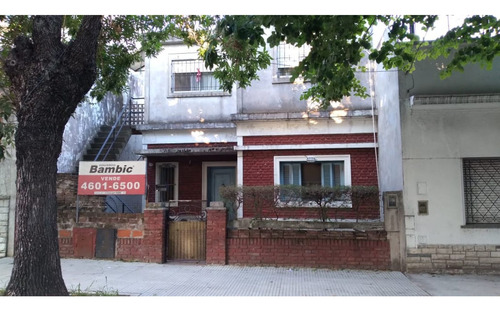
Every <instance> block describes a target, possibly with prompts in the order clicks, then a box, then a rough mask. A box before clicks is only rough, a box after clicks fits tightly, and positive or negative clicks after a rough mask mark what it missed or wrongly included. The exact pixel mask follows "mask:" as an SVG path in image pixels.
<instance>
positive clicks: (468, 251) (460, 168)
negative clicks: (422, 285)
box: [392, 59, 500, 273]
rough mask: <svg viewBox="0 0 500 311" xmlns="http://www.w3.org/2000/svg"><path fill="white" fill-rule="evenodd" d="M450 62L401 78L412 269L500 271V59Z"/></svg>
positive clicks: (421, 65)
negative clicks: (449, 68)
mask: <svg viewBox="0 0 500 311" xmlns="http://www.w3.org/2000/svg"><path fill="white" fill-rule="evenodd" d="M443 62H445V60H444V59H437V60H427V61H423V62H418V63H417V64H416V70H415V71H414V72H413V73H411V74H404V73H400V74H399V96H400V99H401V101H400V104H399V108H400V114H401V135H402V136H401V137H402V157H403V159H402V163H403V176H404V193H403V194H404V195H403V197H404V208H405V225H406V244H407V246H406V247H407V258H406V260H407V269H408V270H409V271H424V272H452V273H454V272H491V271H500V135H498V133H500V84H499V83H498V81H500V61H498V60H496V61H495V63H494V66H493V69H492V70H486V69H482V68H480V66H479V65H467V66H466V67H465V70H464V72H456V73H453V75H452V76H451V77H449V78H447V79H445V80H441V79H440V78H439V67H440V64H442V63H443ZM392 108H394V109H396V108H397V107H396V106H395V105H393V106H392Z"/></svg>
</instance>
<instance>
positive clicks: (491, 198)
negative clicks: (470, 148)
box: [463, 158, 500, 224]
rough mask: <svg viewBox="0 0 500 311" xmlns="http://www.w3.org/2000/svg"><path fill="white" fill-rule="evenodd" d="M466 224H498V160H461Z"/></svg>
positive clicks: (499, 171) (499, 197)
mask: <svg viewBox="0 0 500 311" xmlns="http://www.w3.org/2000/svg"><path fill="white" fill-rule="evenodd" d="M463 178H464V199H465V216H466V223H467V224H500V158H475V159H463Z"/></svg>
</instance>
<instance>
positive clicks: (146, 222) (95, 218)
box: [59, 209, 167, 263]
mask: <svg viewBox="0 0 500 311" xmlns="http://www.w3.org/2000/svg"><path fill="white" fill-rule="evenodd" d="M166 217H167V215H166V212H165V210H163V209H146V210H145V211H144V214H105V213H95V212H92V213H90V212H86V213H83V214H82V215H81V216H80V220H81V221H79V223H78V226H84V227H83V228H82V227H74V222H73V225H70V224H68V223H65V224H60V226H59V227H60V229H59V253H60V255H61V257H63V258H72V257H79V258H94V256H95V238H96V234H95V233H96V230H97V228H104V227H107V228H109V227H110V226H111V227H114V228H116V229H117V236H116V247H115V259H121V260H139V261H143V262H156V263H162V262H164V261H165V248H166V246H165V219H166Z"/></svg>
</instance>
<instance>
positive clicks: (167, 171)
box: [156, 163, 178, 202]
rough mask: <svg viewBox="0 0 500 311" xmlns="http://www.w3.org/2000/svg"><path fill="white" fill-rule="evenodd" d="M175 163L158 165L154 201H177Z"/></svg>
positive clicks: (176, 167)
mask: <svg viewBox="0 0 500 311" xmlns="http://www.w3.org/2000/svg"><path fill="white" fill-rule="evenodd" d="M177 169H178V166H177V163H158V164H157V167H156V191H157V195H156V201H157V202H169V201H173V200H177V189H178V188H177V184H178V183H177V180H178V174H177Z"/></svg>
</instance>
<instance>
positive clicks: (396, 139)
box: [373, 65, 403, 192]
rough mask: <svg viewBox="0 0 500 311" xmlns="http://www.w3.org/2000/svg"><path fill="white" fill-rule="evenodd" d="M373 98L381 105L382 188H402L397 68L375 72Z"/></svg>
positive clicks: (380, 179)
mask: <svg viewBox="0 0 500 311" xmlns="http://www.w3.org/2000/svg"><path fill="white" fill-rule="evenodd" d="M373 90H374V100H375V102H376V107H377V109H378V119H377V127H378V146H379V149H378V166H379V183H380V191H381V192H385V191H401V190H403V164H402V149H401V148H402V146H401V120H400V112H399V87H398V72H397V70H387V71H386V70H383V68H382V66H380V65H379V66H377V67H376V70H375V73H374V87H373Z"/></svg>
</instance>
